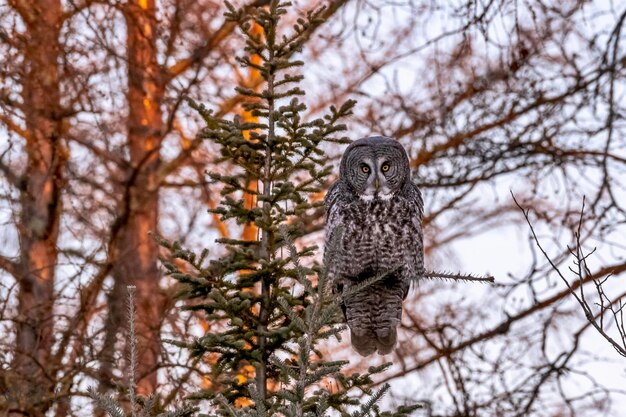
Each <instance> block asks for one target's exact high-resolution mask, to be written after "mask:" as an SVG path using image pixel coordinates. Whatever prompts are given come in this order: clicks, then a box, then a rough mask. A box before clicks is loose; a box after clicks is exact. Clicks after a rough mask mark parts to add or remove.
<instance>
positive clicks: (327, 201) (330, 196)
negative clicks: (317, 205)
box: [324, 181, 339, 221]
mask: <svg viewBox="0 0 626 417" xmlns="http://www.w3.org/2000/svg"><path fill="white" fill-rule="evenodd" d="M337 199H339V182H338V181H337V182H336V183H334V184H333V185H331V186H330V188H329V189H328V192H327V193H326V197H324V206H325V207H326V220H327V221H328V217H329V215H330V211H331V209H332V208H333V207H334V206H335V203H336V202H337Z"/></svg>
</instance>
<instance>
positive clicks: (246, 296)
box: [161, 1, 417, 417]
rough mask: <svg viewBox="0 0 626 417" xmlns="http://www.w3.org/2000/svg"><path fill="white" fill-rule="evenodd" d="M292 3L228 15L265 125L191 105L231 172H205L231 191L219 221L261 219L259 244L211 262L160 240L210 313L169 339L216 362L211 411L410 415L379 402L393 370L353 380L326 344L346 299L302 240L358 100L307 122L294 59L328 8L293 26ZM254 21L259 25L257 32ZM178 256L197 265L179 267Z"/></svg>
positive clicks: (241, 244) (227, 243) (234, 245)
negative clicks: (254, 76)
mask: <svg viewBox="0 0 626 417" xmlns="http://www.w3.org/2000/svg"><path fill="white" fill-rule="evenodd" d="M289 6H290V4H289V3H281V2H279V1H271V2H270V4H269V6H268V7H260V8H257V9H255V10H252V11H251V10H249V9H246V10H243V9H242V10H237V9H235V8H234V7H233V6H232V5H230V4H228V3H227V7H228V12H227V14H226V17H227V19H229V20H231V21H232V22H234V23H236V25H237V26H238V28H239V30H240V31H241V33H242V34H243V36H244V39H245V51H244V53H243V54H242V55H241V56H239V57H238V58H237V59H238V61H239V63H240V64H241V65H242V66H243V67H248V68H253V69H255V70H257V71H258V72H259V74H260V76H261V77H262V78H263V80H264V87H263V90H262V91H261V92H256V91H253V90H250V89H246V88H242V87H237V88H236V90H237V91H238V92H239V93H240V94H242V95H244V96H246V97H248V98H249V101H248V102H247V104H245V106H244V109H245V110H246V111H248V112H250V113H251V114H252V115H253V116H254V117H255V118H256V120H257V121H254V122H248V121H242V120H240V118H238V117H234V118H233V119H232V120H226V119H221V118H216V117H214V115H213V113H212V112H211V111H210V110H209V109H207V108H206V107H204V106H203V105H201V104H196V103H194V102H193V101H191V105H192V107H193V108H195V109H196V110H197V111H198V112H199V114H200V115H201V116H202V118H203V119H204V121H205V123H206V127H205V128H204V129H203V130H202V131H201V133H200V137H201V138H203V139H206V140H208V141H211V142H213V143H215V144H217V145H218V146H219V150H220V158H219V161H218V163H221V164H224V165H225V166H226V167H228V172H229V174H219V173H216V172H209V173H207V175H209V176H210V178H211V180H212V181H213V182H214V183H215V186H216V188H217V189H220V190H221V195H222V198H221V202H220V204H219V206H218V207H217V208H215V209H214V210H212V211H213V212H214V213H216V214H218V215H219V216H220V217H221V219H222V221H232V222H236V223H237V224H239V225H246V224H251V223H254V224H255V225H256V227H258V230H259V236H258V238H257V239H256V240H254V241H246V240H240V239H232V238H224V239H219V240H218V241H217V242H218V243H219V244H221V245H224V247H225V248H226V255H225V256H223V257H221V258H219V259H214V260H210V261H207V254H208V250H206V249H205V250H204V251H203V252H202V254H200V255H196V254H195V253H193V252H192V251H189V250H187V249H185V248H182V247H181V246H180V245H179V244H178V243H175V242H174V243H171V242H167V241H162V242H161V243H162V245H164V246H165V247H167V248H168V249H169V251H170V254H171V255H170V257H169V258H168V259H163V264H164V266H165V268H166V271H167V274H168V275H170V276H172V277H173V278H175V279H177V280H178V281H179V282H181V283H183V284H184V285H183V287H184V288H185V289H184V290H183V291H182V292H181V294H180V295H181V296H182V297H184V298H186V299H187V300H188V301H189V302H188V303H187V305H186V307H185V308H186V309H190V310H197V311H201V312H202V313H203V314H204V315H205V317H206V320H207V321H208V322H209V323H210V328H209V330H208V331H207V333H206V334H205V335H203V336H202V337H199V338H197V339H196V340H194V341H191V342H189V341H180V340H178V341H170V342H171V343H174V344H175V345H177V346H180V347H182V348H185V349H189V351H190V353H191V355H192V356H194V357H201V356H204V355H212V357H213V358H215V360H213V361H212V363H213V365H212V368H211V388H210V389H206V390H202V391H199V392H197V393H195V394H193V395H191V398H193V399H196V400H202V399H204V400H209V401H210V407H209V409H210V410H212V412H211V415H218V416H222V415H231V416H243V415H245V416H259V417H260V416H263V417H265V416H275V415H281V416H283V415H284V416H322V415H327V414H328V413H329V412H330V414H337V412H338V413H339V414H341V415H354V416H362V415H363V416H364V415H388V416H391V415H397V416H400V415H408V413H410V412H411V411H412V410H414V409H416V408H417V407H416V406H412V407H403V408H401V409H399V410H397V411H395V412H384V413H383V412H381V411H380V409H379V405H378V403H379V400H380V399H381V397H382V396H383V395H384V393H385V392H386V391H387V390H388V386H383V387H382V388H380V389H378V390H375V391H373V390H370V389H369V388H368V386H369V385H371V382H372V378H371V376H372V374H374V373H377V372H380V371H382V370H383V369H384V367H377V368H370V369H369V370H368V372H367V373H365V374H353V375H350V376H345V375H343V374H342V373H341V369H342V367H343V366H344V365H345V364H346V363H345V362H342V361H333V360H332V358H327V357H324V356H323V355H322V353H321V351H320V349H319V345H320V343H321V342H323V341H326V340H330V339H332V338H337V339H339V333H340V332H341V330H343V325H342V324H341V321H342V317H341V313H340V308H339V304H340V300H338V299H337V297H335V296H333V294H332V291H331V290H330V285H329V282H328V280H327V277H326V274H325V272H324V270H323V268H322V267H319V266H316V265H315V264H313V266H305V264H311V262H303V260H305V258H308V257H311V256H313V255H315V253H316V250H317V248H315V247H299V246H297V245H296V244H295V243H294V242H295V241H296V240H297V239H298V238H300V237H301V236H302V235H303V230H304V227H303V226H304V225H303V224H302V222H301V220H300V218H301V217H302V215H303V214H305V213H307V212H309V211H310V210H315V209H316V208H317V207H319V205H320V203H311V198H310V196H311V194H313V193H318V192H320V190H321V187H322V186H323V184H324V183H325V179H326V178H327V176H328V175H329V174H330V172H331V169H330V167H328V166H326V161H327V158H326V156H325V154H324V152H323V151H322V145H323V144H324V143H345V142H347V141H348V140H347V139H346V138H345V137H341V136H340V134H341V132H342V131H344V130H345V129H346V126H345V125H344V124H342V123H341V122H342V119H343V118H345V117H346V116H348V115H349V114H350V113H351V110H352V108H353V106H354V104H355V103H354V102H353V101H348V102H347V103H345V104H343V105H341V106H339V107H331V108H330V111H329V113H328V114H327V115H325V116H323V117H322V118H317V119H314V120H311V121H305V120H304V119H303V117H302V113H303V112H304V111H305V110H306V106H305V105H304V104H303V103H302V101H301V100H300V97H301V96H303V95H304V91H302V89H301V88H300V87H299V84H300V82H301V81H302V79H303V76H302V75H301V74H299V73H298V68H300V67H302V66H303V65H304V64H303V62H302V61H299V60H297V59H295V58H294V56H295V55H296V54H297V53H298V52H299V51H300V50H301V48H302V46H303V44H304V42H305V41H306V40H307V38H308V37H309V36H310V32H311V30H310V29H311V28H312V27H314V26H316V25H319V24H320V19H321V16H322V14H323V8H319V9H317V10H314V11H311V12H309V13H308V14H307V15H306V16H305V17H302V18H300V19H298V20H297V22H296V23H295V25H293V27H292V28H290V29H289V30H284V29H285V28H283V27H282V26H281V19H282V17H283V16H284V15H285V14H286V13H287V11H288V7H289ZM253 25H258V27H260V28H261V29H262V30H261V31H259V30H252V29H253ZM259 32H260V33H259ZM253 56H256V57H258V58H257V59H252V58H251V57H253ZM223 172H226V170H223ZM251 183H256V184H258V187H250V186H249V184H251ZM245 193H248V194H253V195H254V196H255V197H256V202H257V204H256V205H255V206H253V207H249V206H246V204H244V199H243V195H244V194H245ZM331 246H332V245H331ZM327 250H328V249H327ZM174 259H179V260H183V261H185V262H186V263H187V264H188V265H189V268H187V269H186V270H185V271H181V270H180V269H179V268H178V267H177V265H178V264H179V263H177V262H173V260H174ZM246 366H252V367H254V374H255V377H254V378H253V379H252V378H251V379H248V380H246V379H245V378H243V377H242V376H241V372H242V369H243V368H244V367H246ZM328 381H332V384H331V385H332V386H333V389H332V390H331V389H329V384H328ZM242 398H244V399H247V401H244V402H241V399H242ZM363 398H366V400H365V401H364V400H363ZM331 410H336V412H334V413H333V412H332V411H331Z"/></svg>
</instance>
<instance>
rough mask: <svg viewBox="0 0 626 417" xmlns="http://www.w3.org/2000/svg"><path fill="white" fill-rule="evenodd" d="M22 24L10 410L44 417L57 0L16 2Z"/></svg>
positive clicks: (61, 148) (56, 118)
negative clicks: (21, 157)
mask: <svg viewBox="0 0 626 417" xmlns="http://www.w3.org/2000/svg"><path fill="white" fill-rule="evenodd" d="M14 7H15V8H16V10H18V11H19V12H20V15H21V16H22V18H23V19H24V22H25V25H26V28H27V32H26V33H27V37H26V39H25V42H24V44H23V45H24V50H23V56H24V66H23V68H24V69H23V72H22V73H21V77H22V82H21V85H22V101H23V112H24V115H25V125H26V134H27V137H26V147H25V148H26V153H27V164H28V165H27V167H26V169H25V172H26V174H25V175H24V177H23V179H22V184H21V189H20V192H21V195H20V198H21V207H22V210H21V213H20V219H19V223H20V224H19V227H18V230H19V243H20V265H19V271H18V283H19V295H18V316H17V318H16V337H15V351H14V352H15V355H14V357H13V361H12V371H13V375H14V376H15V377H16V378H17V380H15V381H11V383H10V384H8V385H9V390H10V393H9V394H10V395H9V397H8V398H9V407H10V410H11V411H10V412H9V414H10V415H22V416H23V415H28V416H43V415H44V414H45V411H46V410H47V409H48V408H49V407H50V406H51V405H52V401H53V392H54V380H55V373H56V370H55V369H53V364H52V363H51V361H50V356H51V354H52V345H53V343H54V317H53V305H54V279H55V266H56V263H57V238H58V235H59V223H60V219H61V213H62V198H61V197H62V192H63V188H64V185H65V179H64V170H65V166H66V161H67V149H66V148H65V145H64V143H63V141H62V137H63V134H64V123H63V116H62V110H61V105H60V91H59V70H58V62H59V54H60V46H59V42H58V39H59V32H60V29H61V23H62V10H61V5H60V2H59V0H34V1H32V3H30V4H28V5H25V4H22V3H20V2H15V4H14Z"/></svg>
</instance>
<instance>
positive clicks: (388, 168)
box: [324, 136, 424, 356]
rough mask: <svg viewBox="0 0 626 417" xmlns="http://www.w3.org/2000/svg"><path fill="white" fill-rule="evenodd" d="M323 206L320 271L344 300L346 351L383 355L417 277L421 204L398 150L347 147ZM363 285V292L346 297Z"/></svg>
mask: <svg viewBox="0 0 626 417" xmlns="http://www.w3.org/2000/svg"><path fill="white" fill-rule="evenodd" d="M325 204H326V247H325V251H324V263H325V265H326V270H327V273H328V276H329V278H330V279H331V280H332V284H333V288H334V289H335V290H336V291H337V292H339V293H343V303H342V308H343V313H344V316H345V318H346V321H347V322H348V326H349V327H350V337H351V340H352V346H353V347H354V349H355V350H356V351H357V352H358V353H359V354H361V355H363V356H367V355H370V354H372V353H374V352H375V351H378V353H379V354H381V355H382V354H387V353H389V352H391V350H392V349H393V348H394V346H395V344H396V337H397V331H396V328H397V326H398V324H399V323H400V319H401V317H402V301H403V300H404V299H405V298H406V296H407V293H408V291H409V287H410V284H411V282H412V281H413V280H416V279H419V278H420V277H422V276H423V274H424V249H423V248H424V247H423V234H422V212H423V202H422V196H421V193H420V191H419V189H418V188H417V186H416V185H415V184H414V183H413V182H411V173H410V169H409V158H408V156H407V153H406V151H405V150H404V148H403V147H402V146H401V145H400V144H399V143H398V142H397V141H395V140H393V139H391V138H387V137H383V136H373V137H367V138H363V139H359V140H357V141H355V142H353V143H351V144H350V146H348V148H347V149H346V151H345V153H344V155H343V157H342V159H341V165H340V168H339V180H338V181H337V182H336V183H335V184H333V185H332V186H331V187H330V189H329V190H328V193H327V194H326V198H325ZM385 273H389V274H388V275H386V276H385V278H384V279H379V280H376V277H380V276H382V275H383V274H385ZM367 279H372V280H370V282H371V284H370V285H365V286H363V287H362V288H360V289H359V288H358V287H356V288H355V289H353V290H352V291H348V290H350V288H352V287H354V286H355V285H356V284H358V283H360V282H363V281H364V280H367ZM347 291H348V292H347Z"/></svg>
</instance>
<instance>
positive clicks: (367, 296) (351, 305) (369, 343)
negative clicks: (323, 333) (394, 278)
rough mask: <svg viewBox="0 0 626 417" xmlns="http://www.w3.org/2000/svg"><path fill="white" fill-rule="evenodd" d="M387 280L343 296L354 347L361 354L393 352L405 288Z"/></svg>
mask: <svg viewBox="0 0 626 417" xmlns="http://www.w3.org/2000/svg"><path fill="white" fill-rule="evenodd" d="M385 284H386V283H381V284H380V285H376V284H375V285H372V286H371V287H368V288H365V289H363V290H361V291H359V292H358V293H356V294H354V295H352V296H350V297H347V298H346V299H345V300H344V304H345V315H346V320H347V322H348V326H349V327H350V339H351V342H352V346H353V347H354V350H356V351H357V353H359V354H360V355H362V356H369V355H371V354H372V353H374V352H376V351H378V354H380V355H386V354H388V353H390V352H391V351H392V350H393V348H394V347H395V345H396V341H397V327H398V324H400V319H401V317H402V300H403V298H404V297H403V291H402V288H400V287H399V286H388V285H385Z"/></svg>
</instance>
